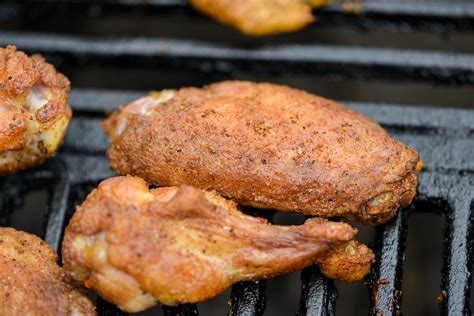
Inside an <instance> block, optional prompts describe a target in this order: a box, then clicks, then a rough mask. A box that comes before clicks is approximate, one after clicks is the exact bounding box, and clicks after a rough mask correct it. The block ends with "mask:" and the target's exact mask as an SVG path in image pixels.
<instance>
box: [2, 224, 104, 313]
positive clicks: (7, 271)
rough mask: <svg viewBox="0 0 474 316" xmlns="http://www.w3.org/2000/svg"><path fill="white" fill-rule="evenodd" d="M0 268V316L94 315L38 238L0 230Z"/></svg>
mask: <svg viewBox="0 0 474 316" xmlns="http://www.w3.org/2000/svg"><path fill="white" fill-rule="evenodd" d="M0 267H1V268H0V315H2V316H18V315H38V316H48V315H51V316H58V315H71V316H79V315H96V312H95V307H94V306H93V305H92V302H91V301H90V300H89V298H88V297H87V296H86V294H85V292H84V289H83V288H82V286H79V284H78V283H77V282H76V281H74V280H72V279H70V278H69V277H67V276H66V273H65V272H64V271H63V269H62V268H61V267H59V266H58V264H57V256H56V254H55V253H54V251H53V249H51V248H50V247H49V246H48V245H47V244H46V243H45V242H44V241H43V240H41V239H40V238H38V237H36V236H34V235H30V234H28V233H25V232H21V231H17V230H15V229H12V228H2V227H0Z"/></svg>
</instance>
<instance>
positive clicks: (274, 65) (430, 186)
mask: <svg viewBox="0 0 474 316" xmlns="http://www.w3.org/2000/svg"><path fill="white" fill-rule="evenodd" d="M144 3H146V4H140V5H137V4H132V3H131V1H127V0H123V1H81V2H75V1H65V0H63V1H59V0H56V1H41V2H40V1H24V2H22V3H20V4H19V3H17V2H16V1H3V2H2V3H0V21H9V20H11V19H15V18H18V17H29V18H30V19H33V18H34V17H38V16H43V17H47V16H55V15H57V14H58V13H61V14H65V15H70V16H80V15H81V14H83V13H85V12H86V13H88V14H89V15H90V14H93V15H96V14H98V15H99V16H100V15H101V14H104V13H103V12H107V14H111V13H114V12H128V11H129V10H131V11H133V12H131V13H130V14H132V13H133V14H138V15H147V14H155V13H157V12H161V11H162V10H165V11H164V12H166V13H168V12H176V13H177V14H178V15H179V14H184V15H185V16H186V15H195V13H194V11H192V10H190V9H189V7H188V6H187V5H186V4H185V1H184V0H148V1H144ZM26 4H27V5H26ZM342 11H343V10H342V8H341V6H338V5H332V6H329V7H328V8H326V9H324V10H321V11H319V12H318V13H316V14H317V18H318V21H319V23H320V24H330V25H337V24H340V25H346V26H356V27H363V28H365V29H391V30H392V29H395V30H397V31H410V30H415V29H418V30H419V29H421V30H429V31H435V32H445V31H453V30H455V31H459V30H462V31H466V30H474V4H473V3H472V2H471V1H458V2H456V5H453V4H452V3H451V2H449V1H436V2H432V3H430V4H429V5H426V2H424V1H406V2H403V1H401V2H400V1H397V2H393V1H387V0H384V1H382V0H379V1H362V6H361V14H362V17H363V19H359V18H357V17H356V16H352V15H346V14H343V13H342ZM91 12H92V13H91ZM97 12H98V13H97ZM10 43H11V44H15V45H17V46H18V47H19V48H20V49H22V50H25V51H28V52H30V53H31V52H40V53H43V54H45V55H47V56H49V57H52V58H53V60H61V61H67V62H69V63H71V64H74V65H84V64H88V65H90V64H96V65H97V64H99V65H107V64H110V65H117V64H125V65H134V66H136V65H141V66H149V65H151V66H154V67H159V68H160V69H171V70H174V71H177V70H181V69H188V70H198V71H200V72H204V73H221V74H224V75H226V76H230V77H235V76H236V75H237V74H238V73H239V72H242V71H248V72H251V73H254V74H260V73H265V74H283V73H305V74H309V75H311V76H314V75H317V76H330V77H331V76H332V77H334V76H337V77H338V78H340V77H346V78H364V79H365V78H367V79H374V78H383V79H386V80H400V79H402V80H411V81H427V82H436V83H444V84H446V83H448V84H453V83H454V84H462V85H472V84H474V56H473V55H472V54H459V53H448V52H435V51H415V50H407V49H398V50H394V49H382V48H367V47H349V46H331V45H313V44H300V45H289V44H272V45H269V46H258V47H256V48H255V47H250V48H249V47H239V48H236V47H234V46H231V45H228V44H225V43H223V44H215V43H209V42H205V41H193V40H184V39H164V38H163V39H159V38H138V39H136V38H134V39H132V38H123V39H113V38H112V39H104V38H100V39H94V38H87V37H80V36H72V35H57V34H56V35H52V34H44V33H38V32H18V31H15V32H6V31H0V45H6V44H10ZM143 94H144V92H143V93H141V92H130V91H110V90H96V89H74V91H73V92H72V93H71V97H70V103H71V105H72V107H73V109H74V112H75V116H74V119H73V121H72V122H71V126H70V129H69V131H68V134H67V136H66V139H65V144H64V146H63V147H62V149H61V151H60V153H59V154H58V155H57V156H56V157H54V158H53V159H51V160H49V161H48V162H47V163H46V164H45V165H44V166H42V167H41V168H38V169H35V170H30V171H25V172H22V173H20V174H17V175H13V176H9V177H4V178H1V179H0V225H2V226H3V225H5V226H8V225H9V224H10V215H11V212H12V211H13V210H14V209H15V208H17V207H18V206H19V205H21V203H22V200H23V197H24V195H25V194H26V193H27V192H28V191H31V190H34V189H38V188H48V190H49V192H48V193H49V197H50V202H49V205H48V209H49V212H48V216H47V218H45V229H44V234H43V235H44V236H43V237H44V238H45V239H46V241H47V243H48V244H50V245H51V246H52V247H53V248H54V249H56V250H58V251H59V250H60V249H59V248H60V241H61V239H62V231H63V229H64V226H65V224H66V222H67V220H68V218H69V217H70V216H71V212H72V210H73V209H74V207H75V205H77V204H79V203H80V202H81V201H82V200H83V199H84V198H85V196H86V195H87V193H88V192H89V191H90V190H91V189H92V188H93V187H95V186H96V184H97V183H98V182H99V181H101V180H102V179H105V178H107V177H110V176H112V175H113V174H112V172H111V171H110V170H109V168H108V163H107V161H106V159H105V157H104V152H105V150H106V148H107V146H108V144H107V140H106V138H105V136H104V135H103V133H102V131H101V130H100V128H99V126H98V123H99V122H100V121H101V120H102V119H103V118H104V114H105V113H107V112H110V111H112V110H114V109H115V108H116V106H117V105H118V104H126V103H128V102H130V101H132V100H134V99H136V98H138V97H139V96H141V95H143ZM346 104H347V103H346ZM348 105H349V106H350V107H352V108H354V109H356V110H357V111H360V112H362V113H364V114H366V115H367V116H369V117H371V118H373V119H374V120H376V121H378V122H379V123H380V124H382V125H383V126H384V127H385V128H386V129H388V130H389V132H390V133H391V134H392V135H394V136H395V137H396V138H398V139H400V140H401V141H403V142H404V143H406V144H407V145H410V146H413V147H415V148H417V149H418V150H419V152H420V154H421V157H422V158H423V160H424V162H425V168H424V170H423V171H422V173H421V174H420V178H419V179H420V184H419V188H418V194H417V197H416V199H415V201H414V203H413V205H412V206H410V207H409V208H406V209H403V210H400V211H399V213H398V215H397V217H396V218H394V219H393V220H391V221H390V222H389V223H387V224H385V225H383V226H380V227H378V228H377V236H376V241H377V243H376V245H375V248H374V251H375V252H376V255H377V261H376V263H375V264H374V267H373V269H372V271H371V275H370V277H369V280H368V282H367V283H368V288H369V291H370V293H372V295H371V306H370V310H369V314H380V313H382V314H383V315H396V314H398V313H399V312H400V308H401V300H402V293H401V289H402V280H403V278H402V273H403V270H402V268H403V262H404V256H405V237H406V233H407V230H408V229H409V228H408V227H407V218H408V217H409V215H410V214H411V213H413V212H436V213H439V214H442V215H443V216H444V217H445V219H446V220H445V225H446V229H445V236H444V237H445V238H444V239H445V244H444V253H443V259H444V262H443V270H442V283H441V285H440V291H441V292H440V293H441V294H440V296H439V302H440V310H441V312H442V314H446V315H448V314H449V315H461V314H469V313H470V308H469V294H470V284H471V276H470V274H471V270H472V254H471V239H472V237H473V236H472V235H471V228H472V217H473V210H474V204H473V197H474V196H473V195H474V160H473V159H472V157H474V137H473V136H474V112H473V111H469V110H455V109H435V108H428V107H411V106H401V105H394V104H390V105H383V104H367V103H364V104H361V103H349V104H348ZM301 289H302V291H301V292H302V295H301V299H300V306H299V308H298V311H295V312H296V313H297V315H333V314H334V313H335V306H336V300H337V290H336V287H335V285H334V282H333V281H332V280H328V279H326V278H324V277H323V276H322V275H321V273H320V272H319V269H318V268H317V267H316V266H312V267H308V268H306V269H304V270H303V271H302V273H301ZM265 300H266V299H265V281H261V282H242V283H239V284H236V285H234V286H233V287H232V293H231V297H230V305H231V306H230V310H231V312H232V315H262V314H263V313H264V311H265V303H266V302H265ZM97 306H98V311H99V314H100V315H125V314H124V313H122V312H120V311H119V310H117V308H115V307H114V306H112V305H110V304H108V303H106V302H104V301H102V300H100V299H99V300H98V303H97ZM198 308H199V307H198V306H197V305H184V306H179V307H174V308H169V307H164V308H163V311H164V313H165V315H196V314H197V313H198Z"/></svg>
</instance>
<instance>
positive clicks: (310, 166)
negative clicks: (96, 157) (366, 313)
mask: <svg viewBox="0 0 474 316" xmlns="http://www.w3.org/2000/svg"><path fill="white" fill-rule="evenodd" d="M103 128H104V130H105V132H106V133H107V135H108V137H109V139H110V140H111V142H112V145H111V147H110V149H109V151H108V158H109V161H110V163H111V167H112V168H113V169H114V170H115V171H117V172H118V173H119V174H122V175H127V174H131V175H136V176H140V177H142V178H144V179H145V180H147V181H148V182H149V183H151V184H154V185H157V186H179V185H182V184H189V185H193V186H195V187H198V188H200V189H205V190H208V189H211V190H215V191H217V192H218V193H219V194H221V195H223V196H224V197H227V198H231V199H234V200H236V201H237V202H238V203H241V204H245V205H252V206H254V207H259V208H274V209H278V210H282V211H294V212H300V213H304V214H309V215H317V216H321V217H333V216H344V217H346V218H349V219H357V220H360V221H362V222H366V223H372V224H380V223H383V222H385V221H387V220H388V219H390V218H391V217H392V216H393V215H394V214H395V213H396V211H397V209H398V208H399V207H401V206H405V205H407V204H409V203H410V202H411V200H412V198H413V196H414V195H415V192H416V183H417V173H418V171H419V170H420V168H421V161H420V159H419V157H418V153H417V152H416V151H415V150H414V149H412V148H409V147H407V146H405V145H403V144H401V143H400V142H398V141H396V140H394V139H393V138H391V137H390V135H388V133H387V132H386V131H385V130H383V129H382V128H381V127H380V126H379V125H378V124H376V123H375V122H373V121H371V120H370V119H368V118H366V117H365V116H363V115H361V114H359V113H356V112H354V111H352V110H350V109H348V108H346V107H344V106H342V105H339V104H337V103H336V102H334V101H331V100H327V99H324V98H321V97H318V96H316V95H312V94H309V93H306V92H304V91H301V90H297V89H292V88H289V87H285V86H280V85H275V84H268V83H252V82H242V81H228V82H221V83H216V84H212V85H210V86H207V87H204V88H202V89H198V88H183V89H180V90H164V91H162V92H159V93H156V92H155V93H152V94H150V95H149V96H147V97H144V98H141V99H139V100H137V101H135V102H133V103H131V104H130V105H128V106H127V107H125V108H123V109H121V110H119V111H118V112H116V113H114V114H113V115H112V116H111V117H110V118H109V119H108V120H107V121H105V123H104V124H103Z"/></svg>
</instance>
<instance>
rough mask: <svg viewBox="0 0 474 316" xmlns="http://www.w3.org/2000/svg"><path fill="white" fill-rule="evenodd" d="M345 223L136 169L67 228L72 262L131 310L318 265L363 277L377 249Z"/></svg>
mask: <svg viewBox="0 0 474 316" xmlns="http://www.w3.org/2000/svg"><path fill="white" fill-rule="evenodd" d="M355 233H356V230H355V229H354V228H352V227H351V226H349V225H348V224H344V223H335V222H329V221H326V220H322V219H316V218H315V219H309V220H307V221H306V222H305V223H304V224H303V225H300V226H276V225H271V224H269V223H268V222H267V221H266V220H264V219H261V218H255V217H252V216H247V215H244V214H243V213H241V212H239V211H238V210H237V208H236V204H235V203H234V202H231V201H228V200H226V199H224V198H222V197H220V196H218V195H217V194H215V193H212V192H204V191H201V190H198V189H196V188H193V187H191V186H182V187H180V188H178V187H166V188H159V189H153V190H150V189H149V188H148V185H147V184H146V183H145V182H144V181H143V180H142V179H139V178H134V177H117V178H111V179H108V180H105V181H104V182H102V183H101V184H100V185H99V187H98V188H97V189H96V190H94V191H93V192H92V193H91V194H90V195H89V196H88V198H87V199H86V201H85V202H84V203H83V204H82V205H81V206H80V207H79V208H78V209H77V211H76V213H75V214H74V215H73V217H72V219H71V221H70V223H69V225H68V227H67V228H66V231H65V235H64V240H63V246H62V253H63V262H64V266H65V268H66V269H68V270H70V271H71V275H72V276H73V277H74V278H75V279H77V280H80V281H83V282H84V284H85V286H86V287H88V288H92V289H94V290H95V291H96V292H97V293H98V294H99V295H100V296H101V297H103V298H105V299H106V300H108V301H110V302H112V303H114V304H116V305H118V306H119V307H120V308H121V309H122V310H124V311H127V312H137V311H141V310H144V309H146V308H148V307H151V306H153V305H155V304H158V303H162V304H165V305H177V304H182V303H195V302H200V301H204V300H206V299H208V298H211V297H213V296H215V295H217V294H218V293H219V292H221V291H223V290H224V289H225V288H227V287H229V286H230V285H232V284H233V283H235V282H238V281H242V280H258V279H263V278H269V277H272V276H275V275H278V274H282V273H286V272H289V271H294V270H297V269H301V268H303V267H305V266H307V265H310V264H312V263H317V264H319V266H320V268H321V270H322V272H323V273H325V274H326V275H327V276H329V277H335V278H338V279H342V280H347V281H353V280H359V279H361V278H363V277H364V276H365V275H366V274H367V273H368V271H369V268H370V265H371V263H372V262H373V260H374V255H373V253H372V252H371V251H370V250H369V249H368V248H367V247H366V246H365V245H363V244H359V243H358V242H356V241H354V240H353V238H354V235H355Z"/></svg>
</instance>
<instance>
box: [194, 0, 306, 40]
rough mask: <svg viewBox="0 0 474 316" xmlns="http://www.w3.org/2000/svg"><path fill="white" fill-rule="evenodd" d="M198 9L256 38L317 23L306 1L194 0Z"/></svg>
mask: <svg viewBox="0 0 474 316" xmlns="http://www.w3.org/2000/svg"><path fill="white" fill-rule="evenodd" d="M191 4H192V5H193V7H194V8H196V9H197V10H199V11H200V12H202V13H204V14H206V15H209V16H211V17H214V18H216V19H217V20H218V21H220V22H221V23H224V24H227V25H230V26H232V27H234V28H236V29H238V30H239V31H241V32H242V33H245V34H247V35H252V36H262V35H270V34H276V33H284V32H292V31H296V30H299V29H301V28H303V27H304V26H305V25H307V24H309V23H311V22H312V21H313V15H312V13H311V7H310V5H309V4H308V3H306V1H304V0H241V1H234V0H191Z"/></svg>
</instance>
